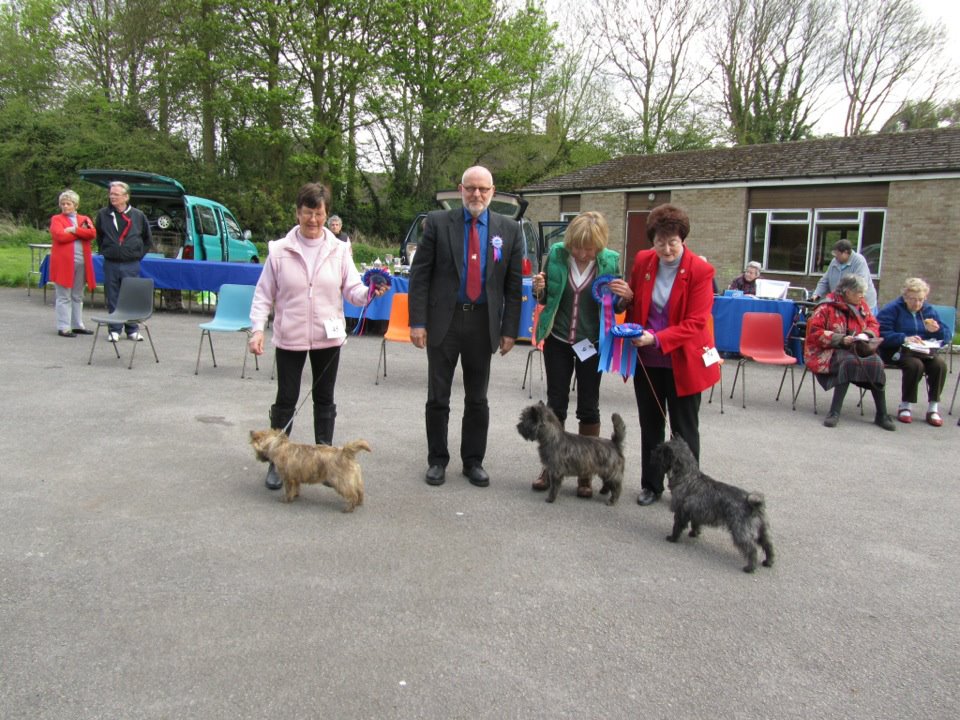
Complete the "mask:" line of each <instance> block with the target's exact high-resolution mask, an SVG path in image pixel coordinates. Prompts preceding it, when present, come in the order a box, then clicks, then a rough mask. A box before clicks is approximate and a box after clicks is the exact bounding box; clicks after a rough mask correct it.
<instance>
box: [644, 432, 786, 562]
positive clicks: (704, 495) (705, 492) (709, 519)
mask: <svg viewBox="0 0 960 720" xmlns="http://www.w3.org/2000/svg"><path fill="white" fill-rule="evenodd" d="M653 461H654V462H655V463H658V464H659V465H660V467H661V468H662V469H663V471H664V472H665V473H666V474H667V476H668V478H669V483H670V509H671V510H673V532H672V533H671V534H670V535H668V536H667V540H669V541H670V542H677V540H678V539H679V538H680V533H682V532H683V529H684V528H685V527H686V526H687V523H689V524H690V537H697V536H698V535H699V534H700V526H701V525H711V526H713V527H717V526H720V525H726V526H727V528H728V529H729V530H730V534H731V535H733V542H734V544H735V545H736V546H737V548H738V549H739V550H740V552H741V553H742V554H743V557H744V558H746V560H747V564H746V566H745V567H744V568H743V571H744V572H748V573H752V572H753V571H754V570H755V569H756V567H757V547H756V546H757V545H759V546H760V547H762V548H763V552H764V553H765V554H766V558H765V559H764V561H763V565H764V566H765V567H772V566H773V543H772V542H771V541H770V528H769V524H768V523H767V517H766V515H765V513H764V505H763V495H761V494H760V493H757V492H751V493H748V492H747V491H745V490H741V489H740V488H738V487H734V486H733V485H727V484H726V483H722V482H719V481H717V480H714V479H713V478H711V477H709V476H708V475H704V474H703V473H702V472H700V467H699V465H698V464H697V459H696V458H695V457H694V456H693V453H692V452H691V451H690V447H689V446H688V445H687V443H686V441H685V440H684V439H683V438H681V437H674V438H673V439H671V440H670V442H665V443H662V444H660V445H659V446H657V449H656V450H654V451H653Z"/></svg>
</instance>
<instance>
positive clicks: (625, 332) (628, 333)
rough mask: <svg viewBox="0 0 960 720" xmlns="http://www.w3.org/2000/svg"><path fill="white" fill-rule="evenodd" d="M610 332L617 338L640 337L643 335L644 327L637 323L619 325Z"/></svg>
mask: <svg viewBox="0 0 960 720" xmlns="http://www.w3.org/2000/svg"><path fill="white" fill-rule="evenodd" d="M610 332H611V333H612V334H613V335H614V336H615V337H620V338H634V337H640V336H641V335H643V326H642V325H637V323H620V324H619V325H614V326H613V328H611V330H610Z"/></svg>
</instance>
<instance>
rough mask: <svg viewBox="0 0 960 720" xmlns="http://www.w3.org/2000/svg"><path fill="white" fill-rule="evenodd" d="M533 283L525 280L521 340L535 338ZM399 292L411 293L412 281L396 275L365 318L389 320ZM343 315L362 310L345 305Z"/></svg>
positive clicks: (358, 314)
mask: <svg viewBox="0 0 960 720" xmlns="http://www.w3.org/2000/svg"><path fill="white" fill-rule="evenodd" d="M532 282H533V281H532V280H531V279H530V278H524V279H523V296H522V298H521V305H520V333H519V339H520V340H529V339H530V338H531V337H532V336H533V309H534V307H536V303H537V301H536V299H535V298H534V297H533V291H532V289H531V287H532ZM398 292H400V293H405V292H410V280H409V279H408V278H405V277H400V276H397V275H394V276H393V277H392V278H391V284H390V290H389V291H388V292H387V293H386V294H385V295H384V296H383V297H379V298H377V299H376V300H374V301H373V302H372V303H370V305H369V306H368V307H367V309H366V311H365V312H364V314H363V317H364V318H366V319H367V320H389V319H390V306H391V305H392V304H393V294H394V293H398ZM343 314H344V315H346V316H347V317H350V318H359V317H360V308H359V307H357V306H356V305H351V304H350V303H344V304H343Z"/></svg>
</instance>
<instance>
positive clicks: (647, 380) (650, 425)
mask: <svg viewBox="0 0 960 720" xmlns="http://www.w3.org/2000/svg"><path fill="white" fill-rule="evenodd" d="M633 392H634V394H635V395H636V396H637V412H638V414H639V416H640V463H641V469H640V485H641V486H642V487H644V488H646V489H648V490H651V491H653V492H655V493H657V494H658V495H659V494H660V493H662V492H663V470H662V469H661V468H660V467H656V466H655V463H653V461H652V457H653V451H654V449H655V448H656V447H657V445H659V444H660V443H662V442H663V441H664V439H665V438H664V432H665V429H666V424H667V419H666V418H665V417H664V413H666V414H667V415H669V417H670V430H671V432H672V433H673V435H679V436H680V437H682V438H683V439H684V440H686V441H687V445H689V446H690V450H691V451H692V452H693V455H694V457H695V458H697V460H698V461H699V460H700V393H696V394H694V395H686V396H684V397H678V396H677V387H676V384H675V383H674V380H673V368H645V367H644V366H643V365H640V364H638V365H637V370H636V372H635V373H634V375H633Z"/></svg>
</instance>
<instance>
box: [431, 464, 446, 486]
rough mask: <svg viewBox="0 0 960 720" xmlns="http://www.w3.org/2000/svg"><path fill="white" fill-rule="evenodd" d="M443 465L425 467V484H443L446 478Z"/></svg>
mask: <svg viewBox="0 0 960 720" xmlns="http://www.w3.org/2000/svg"><path fill="white" fill-rule="evenodd" d="M445 474H446V470H444V468H443V465H431V466H430V467H429V468H428V469H427V485H443V483H444V481H445V480H446V478H445V477H444V475H445Z"/></svg>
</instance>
